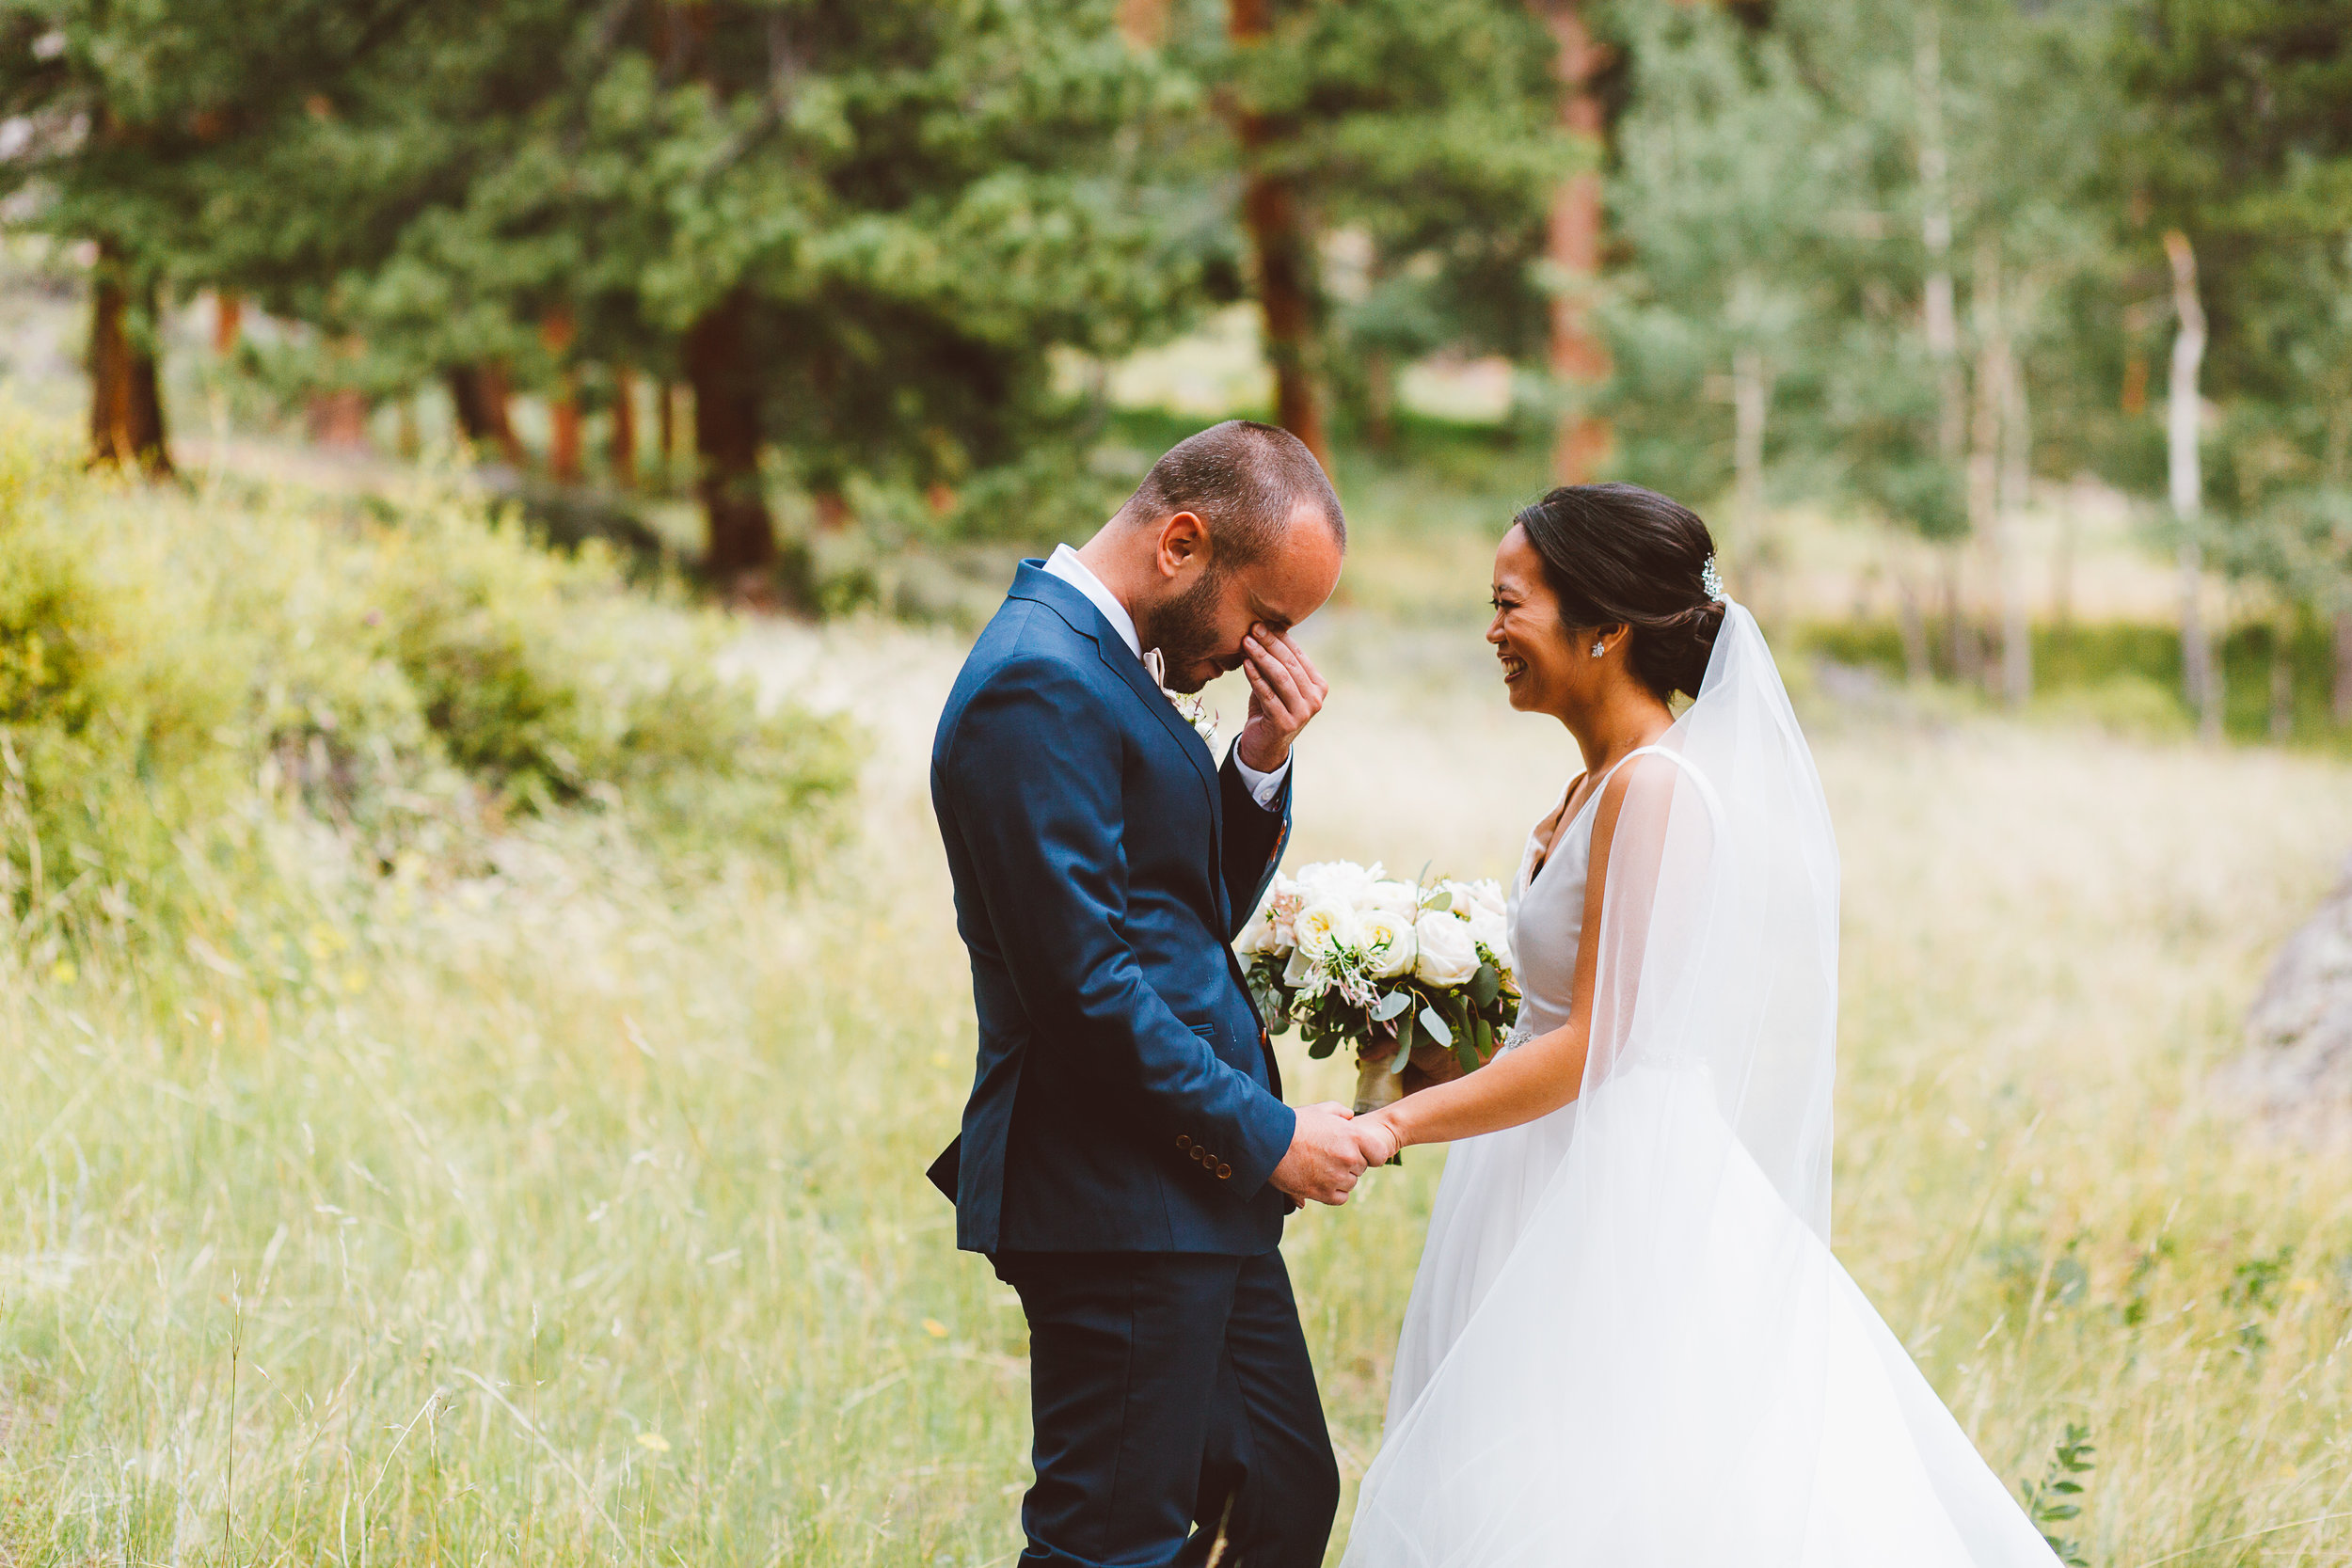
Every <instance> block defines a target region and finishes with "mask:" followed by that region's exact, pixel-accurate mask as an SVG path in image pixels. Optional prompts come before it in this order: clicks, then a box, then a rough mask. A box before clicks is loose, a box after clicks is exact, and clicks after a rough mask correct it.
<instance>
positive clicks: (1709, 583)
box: [1699, 555, 1725, 604]
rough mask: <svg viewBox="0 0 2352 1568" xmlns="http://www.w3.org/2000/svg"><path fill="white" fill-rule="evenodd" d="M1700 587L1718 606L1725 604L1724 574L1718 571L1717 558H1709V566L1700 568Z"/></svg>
mask: <svg viewBox="0 0 2352 1568" xmlns="http://www.w3.org/2000/svg"><path fill="white" fill-rule="evenodd" d="M1699 586H1700V587H1701V588H1703V589H1705V590H1706V591H1707V596H1708V598H1710V599H1712V600H1714V601H1715V602H1716V603H1717V604H1723V603H1724V602H1725V595H1724V574H1723V573H1722V572H1721V571H1719V570H1717V569H1716V566H1715V558H1714V557H1713V556H1711V555H1710V556H1708V558H1707V564H1706V565H1704V566H1702V567H1700V568H1699Z"/></svg>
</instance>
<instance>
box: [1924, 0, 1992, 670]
mask: <svg viewBox="0 0 2352 1568" xmlns="http://www.w3.org/2000/svg"><path fill="white" fill-rule="evenodd" d="M1911 68H1912V88H1913V96H1914V97H1915V99H1916V100H1917V106H1918V114H1919V195H1920V202H1919V214H1920V215H1919V239H1920V243H1921V244H1922V245H1924V246H1925V247H1926V250H1927V262H1928V270H1927V280H1926V284H1925V286H1924V289H1923V291H1922V295H1921V300H1920V305H1921V316H1922V319H1923V324H1924V325H1925V327H1926V330H1927V339H1928V357H1929V358H1930V360H1931V361H1932V362H1933V363H1934V366H1935V385H1936V422H1935V445H1936V451H1938V452H1939V453H1940V454H1942V456H1943V459H1944V461H1945V463H1946V464H1947V465H1949V466H1950V467H1955V468H1957V467H1960V466H1961V464H1962V462H1963V457H1964V451H1963V449H1964V448H1965V447H1966V445H1967V439H1968V436H1967V423H1968V413H1967V402H1968V392H1967V388H1966V386H1965V385H1964V384H1963V382H1964V378H1963V372H1962V371H1961V365H1960V322H1959V314H1958V309H1957V305H1956V302H1955V298H1954V293H1953V288H1952V207H1951V194H1950V191H1949V189H1948V182H1949V157H1948V154H1947V151H1946V149H1945V144H1944V45H1943V37H1942V34H1941V30H1940V24H1939V23H1938V21H1937V18H1936V14H1935V11H1934V9H1933V8H1921V9H1920V11H1919V13H1918V29H1917V33H1916V35H1915V39H1914V41H1913V45H1912V57H1911ZM1943 553H1944V556H1945V560H1944V610H1945V616H1946V620H1947V627H1946V631H1947V638H1948V641H1949V643H1950V654H1951V665H1952V673H1953V676H1954V678H1955V679H1959V680H1963V681H1964V680H1970V679H1973V678H1974V677H1975V674H1976V668H1977V658H1976V650H1975V648H1974V647H1973V646H1972V643H1973V642H1974V638H1973V637H1972V636H1971V635H1970V633H1969V630H1968V625H1967V617H1966V615H1965V614H1964V613H1963V602H1962V594H1961V562H1960V557H1959V551H1958V550H1957V548H1954V547H1950V546H1947V547H1946V549H1945V551H1944V552H1943Z"/></svg>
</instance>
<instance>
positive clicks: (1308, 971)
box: [1282, 947, 1324, 990]
mask: <svg viewBox="0 0 2352 1568" xmlns="http://www.w3.org/2000/svg"><path fill="white" fill-rule="evenodd" d="M1323 978H1324V974H1323V970H1322V968H1321V966H1319V965H1318V964H1316V962H1315V961H1314V959H1312V958H1309V957H1307V950H1306V949H1305V948H1303V947H1299V948H1294V949H1293V950H1292V952H1291V961H1290V962H1289V963H1287V964H1285V965H1283V967H1282V984H1284V985H1286V986H1288V987H1290V988H1291V990H1301V989H1304V990H1322V989H1323V987H1322V981H1323Z"/></svg>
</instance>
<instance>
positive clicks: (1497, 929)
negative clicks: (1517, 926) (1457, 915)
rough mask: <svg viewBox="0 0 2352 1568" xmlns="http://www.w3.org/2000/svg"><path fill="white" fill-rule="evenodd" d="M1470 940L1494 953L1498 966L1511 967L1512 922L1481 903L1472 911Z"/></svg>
mask: <svg viewBox="0 0 2352 1568" xmlns="http://www.w3.org/2000/svg"><path fill="white" fill-rule="evenodd" d="M1470 941H1472V942H1477V943H1478V944H1479V945H1481V946H1483V947H1484V948H1486V951H1487V952H1488V953H1490V954H1492V955H1493V957H1494V960H1495V963H1496V964H1497V966H1498V967H1500V968H1503V969H1509V968H1510V967H1511V922H1510V921H1509V920H1508V919H1507V918H1505V917H1504V916H1503V915H1502V914H1500V913H1497V912H1496V911H1492V910H1489V909H1486V907H1485V906H1483V905H1481V906H1478V907H1477V908H1474V909H1473V910H1472V911H1470Z"/></svg>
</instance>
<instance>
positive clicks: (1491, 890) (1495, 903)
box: [1467, 877, 1511, 916]
mask: <svg viewBox="0 0 2352 1568" xmlns="http://www.w3.org/2000/svg"><path fill="white" fill-rule="evenodd" d="M1467 885H1468V886H1469V888H1470V907H1471V908H1473V909H1480V910H1484V911H1486V912H1487V913H1488V914H1491V915H1497V916H1500V915H1506V914H1508V913H1510V912H1511V906H1510V905H1509V904H1507V903H1505V902H1504V901H1503V897H1502V883H1501V882H1498V881H1496V880H1495V879H1493V878H1492V877H1481V878H1479V879H1478V880H1476V881H1474V882H1471V883H1469V884H1467Z"/></svg>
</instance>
